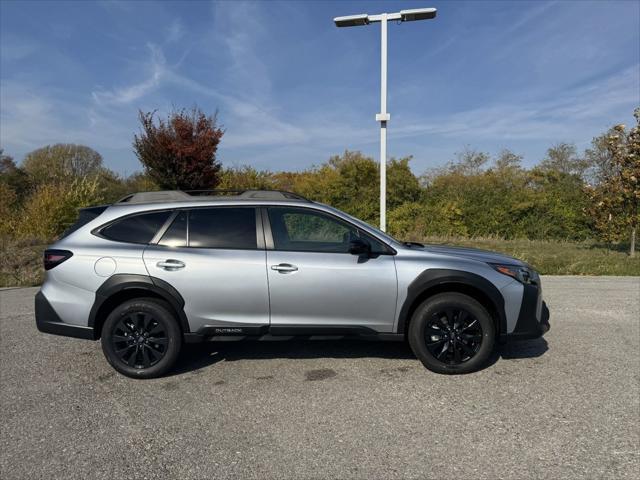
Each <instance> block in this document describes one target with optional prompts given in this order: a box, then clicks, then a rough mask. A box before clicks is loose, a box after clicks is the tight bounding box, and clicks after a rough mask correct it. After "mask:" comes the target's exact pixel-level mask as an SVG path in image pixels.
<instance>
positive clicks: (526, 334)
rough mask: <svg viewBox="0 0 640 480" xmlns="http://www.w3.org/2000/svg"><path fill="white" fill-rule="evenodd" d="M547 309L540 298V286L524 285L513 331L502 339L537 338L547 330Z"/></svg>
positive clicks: (548, 325) (549, 325) (548, 327)
mask: <svg viewBox="0 0 640 480" xmlns="http://www.w3.org/2000/svg"><path fill="white" fill-rule="evenodd" d="M549 316H550V315H549V309H548V308H547V304H546V303H545V302H544V301H543V300H542V288H541V287H540V286H538V285H525V286H524V292H523V295H522V304H521V305H520V314H519V315H518V321H517V323H516V327H515V328H514V329H513V332H511V333H508V334H507V335H504V338H503V339H504V340H507V341H515V340H529V339H532V338H539V337H541V336H543V335H544V334H545V333H547V332H548V331H549V329H550V328H551V324H550V323H549Z"/></svg>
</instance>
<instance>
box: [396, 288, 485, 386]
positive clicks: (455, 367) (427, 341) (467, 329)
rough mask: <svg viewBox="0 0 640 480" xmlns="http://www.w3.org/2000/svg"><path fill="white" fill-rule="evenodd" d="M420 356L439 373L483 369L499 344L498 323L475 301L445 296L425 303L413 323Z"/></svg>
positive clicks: (411, 341)
mask: <svg viewBox="0 0 640 480" xmlns="http://www.w3.org/2000/svg"><path fill="white" fill-rule="evenodd" d="M407 335H408V340H409V344H410V345H411V349H412V350H413V352H414V353H415V355H416V357H418V359H419V360H420V361H421V362H422V363H423V365H424V366H425V367H427V368H428V369H429V370H432V371H434V372H437V373H447V374H456V373H469V372H473V371H475V370H478V369H479V368H482V367H483V366H484V365H485V364H486V363H487V360H488V359H489V357H490V356H491V353H492V351H493V348H494V345H495V337H496V334H495V324H494V322H493V319H492V318H491V315H490V314H489V312H487V310H486V309H485V308H484V307H483V306H482V305H481V304H480V303H479V302H477V301H476V300H475V299H473V298H471V297H469V296H467V295H463V294H461V293H453V292H452V293H441V294H438V295H435V296H433V297H431V298H429V299H427V300H425V301H424V302H423V303H422V304H421V305H420V306H419V307H418V308H417V309H416V311H415V312H414V314H413V317H412V318H411V321H410V323H409V331H408V334H407Z"/></svg>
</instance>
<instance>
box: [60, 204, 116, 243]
mask: <svg viewBox="0 0 640 480" xmlns="http://www.w3.org/2000/svg"><path fill="white" fill-rule="evenodd" d="M106 209H107V206H106V205H103V206H100V207H88V208H83V209H81V210H80V215H79V216H78V220H76V223H74V224H73V225H71V226H70V227H69V228H67V229H66V230H65V231H64V233H63V234H62V236H61V237H60V238H64V237H66V236H67V235H70V234H71V233H73V232H75V231H76V230H78V229H79V228H80V227H84V226H85V225H86V224H87V223H89V222H90V221H92V220H94V219H96V218H97V217H98V216H100V214H101V213H102V212H104V211H105V210H106Z"/></svg>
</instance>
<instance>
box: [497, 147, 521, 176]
mask: <svg viewBox="0 0 640 480" xmlns="http://www.w3.org/2000/svg"><path fill="white" fill-rule="evenodd" d="M521 165H522V155H518V154H517V153H513V152H512V151H511V150H508V149H506V148H505V149H503V150H502V151H501V152H500V153H499V154H498V157H497V158H496V161H495V170H496V171H498V172H505V173H506V172H513V171H517V170H520V168H521Z"/></svg>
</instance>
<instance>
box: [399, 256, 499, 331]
mask: <svg viewBox="0 0 640 480" xmlns="http://www.w3.org/2000/svg"><path fill="white" fill-rule="evenodd" d="M440 285H460V286H462V287H463V288H464V287H471V288H473V289H474V290H477V291H480V292H481V293H482V294H483V296H484V297H486V298H487V299H488V300H489V301H490V302H491V305H492V306H493V309H494V311H495V312H496V313H497V316H498V319H497V320H498V324H497V325H496V326H497V328H498V332H496V333H497V334H498V335H500V334H502V333H505V332H506V331H507V317H506V315H505V312H504V297H503V296H502V294H501V293H500V291H499V290H498V289H497V288H496V286H495V285H494V284H493V283H491V282H490V281H489V280H487V279H486V278H484V277H482V276H480V275H477V274H475V273H471V272H465V271H464V270H453V269H447V268H430V269H427V270H425V271H423V272H422V273H421V274H420V275H418V276H417V277H416V278H415V279H414V280H413V281H412V282H411V283H410V284H409V287H408V288H407V297H406V298H405V300H404V303H403V304H402V308H401V309H400V314H399V315H398V332H397V333H406V332H405V327H406V325H407V324H408V321H409V320H410V316H411V315H412V313H413V310H414V309H415V307H416V305H415V302H416V300H417V299H419V298H420V297H421V296H422V295H423V294H424V293H425V292H428V291H429V290H432V289H433V290H434V293H437V290H438V287H439V286H440Z"/></svg>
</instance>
